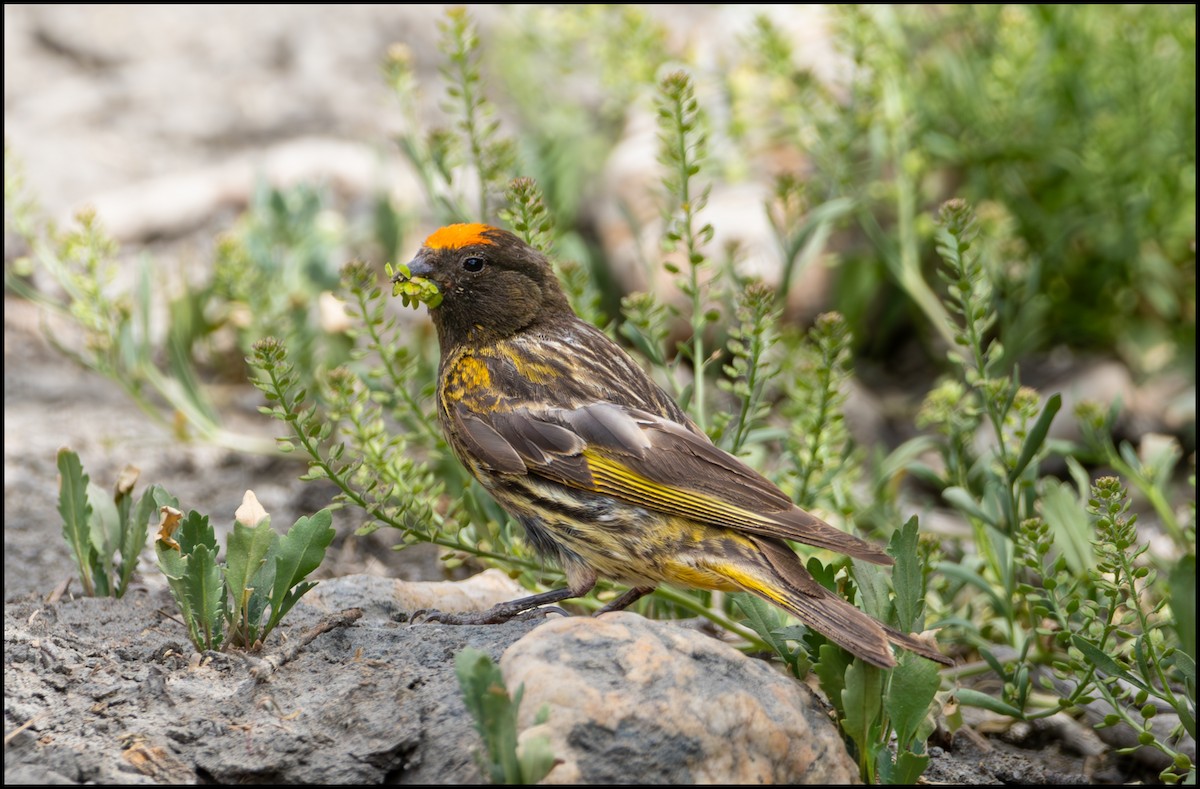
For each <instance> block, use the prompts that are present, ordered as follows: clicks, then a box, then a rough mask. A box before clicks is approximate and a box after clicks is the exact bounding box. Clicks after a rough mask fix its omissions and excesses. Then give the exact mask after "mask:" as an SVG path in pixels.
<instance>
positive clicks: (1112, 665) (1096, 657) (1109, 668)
mask: <svg viewBox="0 0 1200 789" xmlns="http://www.w3.org/2000/svg"><path fill="white" fill-rule="evenodd" d="M1071 644H1072V645H1073V646H1075V647H1076V648H1077V649H1078V650H1079V651H1080V652H1082V653H1083V656H1084V657H1085V658H1087V660H1088V661H1089V662H1090V663H1092V664H1093V665H1095V666H1096V668H1098V669H1099V670H1100V672H1101V673H1103V674H1107V675H1108V676H1110V677H1120V678H1121V679H1123V680H1125V681H1126V682H1128V683H1130V684H1131V685H1133V686H1134V687H1136V688H1138V689H1139V690H1150V688H1149V687H1148V686H1147V685H1146V682H1145V681H1144V680H1142V679H1141V678H1140V677H1138V676H1136V675H1135V674H1133V673H1132V672H1130V671H1127V670H1126V669H1125V667H1124V666H1122V665H1121V664H1120V663H1118V662H1117V661H1115V660H1113V659H1112V657H1111V656H1109V654H1108V653H1107V652H1105V651H1104V650H1103V649H1100V648H1099V647H1098V646H1096V645H1095V644H1093V643H1092V642H1091V641H1088V640H1087V639H1086V638H1084V637H1083V636H1081V635H1079V634H1078V633H1072V634H1071Z"/></svg>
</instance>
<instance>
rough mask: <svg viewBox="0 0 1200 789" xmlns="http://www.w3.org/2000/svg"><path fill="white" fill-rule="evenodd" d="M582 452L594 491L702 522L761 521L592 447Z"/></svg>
mask: <svg viewBox="0 0 1200 789" xmlns="http://www.w3.org/2000/svg"><path fill="white" fill-rule="evenodd" d="M583 456H584V458H585V459H586V460H587V464H588V470H589V471H591V473H592V479H593V480H594V481H595V489H596V490H597V491H600V492H604V493H609V494H611V495H613V496H616V497H617V498H620V499H624V500H625V501H631V502H634V503H636V504H640V505H641V506H644V507H649V508H650V509H655V510H658V511H660V512H669V513H671V514H673V515H682V516H683V517H685V518H692V519H694V520H698V521H701V522H702V523H710V524H714V525H720V526H727V527H734V528H736V527H739V526H741V527H743V528H745V527H747V526H755V525H762V524H763V523H764V519H763V518H762V517H761V516H759V515H757V514H755V513H753V512H750V511H748V510H744V509H742V508H741V507H737V506H734V505H732V504H730V503H728V502H725V501H721V500H720V499H716V498H713V497H712V496H706V495H704V494H703V493H698V492H696V491H693V490H682V489H680V488H674V487H671V486H669V485H662V484H660V483H658V482H655V481H654V480H650V479H647V478H646V477H643V476H642V475H641V474H638V473H637V472H635V471H633V470H632V469H630V468H628V467H626V466H625V465H623V464H621V463H619V462H617V461H614V460H612V459H610V458H607V457H605V456H603V455H601V454H599V453H598V452H596V451H594V450H590V449H585V450H584V451H583Z"/></svg>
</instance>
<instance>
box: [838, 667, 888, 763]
mask: <svg viewBox="0 0 1200 789" xmlns="http://www.w3.org/2000/svg"><path fill="white" fill-rule="evenodd" d="M842 701H843V703H844V704H845V707H846V710H845V716H844V717H843V718H842V728H843V729H844V730H845V731H846V734H847V736H849V737H850V739H851V740H853V741H854V744H855V745H857V746H858V752H859V753H860V754H866V753H870V748H871V745H872V743H875V742H877V741H878V739H879V738H878V736H877V734H878V730H879V725H880V717H881V715H882V713H883V671H881V670H880V669H878V668H875V667H874V666H872V665H869V664H867V663H865V662H863V661H861V660H856V661H854V662H853V663H851V664H850V668H848V669H847V670H846V688H845V689H844V690H843V691H842Z"/></svg>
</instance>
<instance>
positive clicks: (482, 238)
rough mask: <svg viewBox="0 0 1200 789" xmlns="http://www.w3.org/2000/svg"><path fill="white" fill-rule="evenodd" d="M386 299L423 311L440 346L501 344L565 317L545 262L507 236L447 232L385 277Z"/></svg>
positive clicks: (468, 228) (466, 228)
mask: <svg viewBox="0 0 1200 789" xmlns="http://www.w3.org/2000/svg"><path fill="white" fill-rule="evenodd" d="M392 283H393V287H392V294H393V295H395V296H400V297H401V298H403V299H404V302H405V304H406V305H407V304H410V303H411V304H413V306H416V304H418V303H421V304H425V305H426V306H427V307H428V308H429V314H430V316H431V317H432V318H433V322H434V326H436V327H437V330H438V337H439V339H440V340H441V342H442V344H443V347H444V346H445V345H446V343H447V342H450V343H452V344H453V343H457V342H462V341H465V340H467V339H471V340H472V341H476V342H487V341H494V340H499V339H504V338H506V337H510V336H512V335H513V334H516V333H517V332H519V331H522V330H524V329H527V328H529V327H530V326H533V325H534V324H536V323H538V322H539V321H542V320H546V319H549V318H553V317H556V316H560V315H562V314H563V313H564V312H565V313H566V314H571V307H570V305H569V303H568V302H567V298H566V296H565V295H564V294H563V291H562V288H561V287H560V285H559V283H558V278H557V277H556V276H555V274H554V270H553V269H552V268H551V267H550V263H549V261H547V260H546V257H545V255H543V254H542V253H541V252H538V251H537V250H536V249H534V248H533V247H531V246H529V245H528V244H526V243H525V242H523V241H522V240H521V239H519V238H517V237H516V236H514V235H513V234H512V233H509V232H508V231H507V230H501V229H499V228H495V227H492V226H490V225H482V224H458V225H447V226H446V227H443V228H441V229H440V230H438V231H436V232H435V233H433V234H432V235H430V236H429V237H428V238H426V239H425V243H424V244H423V245H422V246H421V249H420V251H419V252H417V255H416V257H414V258H413V259H412V261H411V262H410V263H409V264H408V265H407V266H401V267H399V269H398V270H397V271H396V272H395V275H394V276H393V277H392Z"/></svg>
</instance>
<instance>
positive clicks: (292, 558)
mask: <svg viewBox="0 0 1200 789" xmlns="http://www.w3.org/2000/svg"><path fill="white" fill-rule="evenodd" d="M332 522H333V513H332V512H331V511H330V510H328V509H324V510H321V511H320V512H318V513H317V514H316V515H313V516H312V517H311V518H310V517H302V518H300V519H299V520H297V521H296V523H295V524H294V525H293V526H292V528H290V529H288V533H287V534H286V535H284V537H283V538H282V539H280V541H279V544H278V553H276V554H275V578H274V579H273V580H272V583H271V618H270V619H269V620H268V622H267V627H266V628H265V630H264V632H263V636H266V634H267V633H268V632H270V631H271V630H272V629H274V628H275V626H276V625H278V624H279V620H280V619H282V618H283V616H284V614H286V613H287V612H288V611H289V610H291V608H292V606H293V605H295V604H296V601H297V600H299V599H300V597H301V596H302V595H303V594H304V593H305V592H307V591H308V590H309V589H311V588H312V587H313V586H314V584H301V581H303V580H304V578H305V577H306V576H307V575H308V574H309V573H311V572H312V571H313V570H315V569H317V568H318V567H319V566H320V565H321V560H322V559H324V558H325V549H326V548H328V547H329V543H331V542H333V538H334V536H335V535H336V534H337V532H335V531H334V530H333V528H332V527H331V526H330V524H331V523H332Z"/></svg>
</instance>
